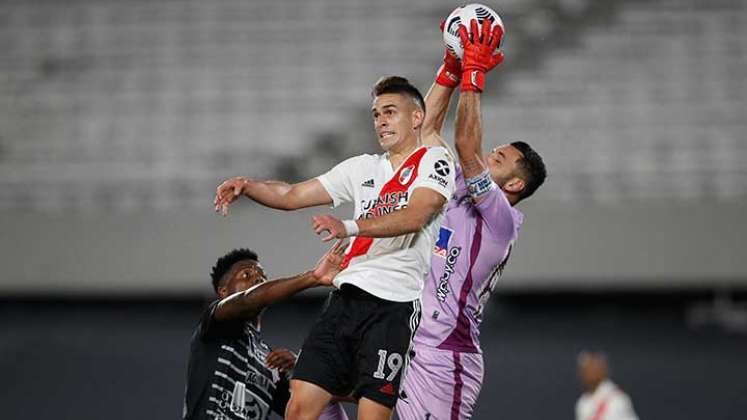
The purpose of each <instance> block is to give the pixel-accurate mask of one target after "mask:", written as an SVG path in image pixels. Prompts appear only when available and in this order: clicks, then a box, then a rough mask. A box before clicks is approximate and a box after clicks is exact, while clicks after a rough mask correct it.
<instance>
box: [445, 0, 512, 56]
mask: <svg viewBox="0 0 747 420" xmlns="http://www.w3.org/2000/svg"><path fill="white" fill-rule="evenodd" d="M472 19H476V20H477V24H478V27H480V28H481V27H482V22H483V21H484V20H485V19H488V20H490V21H491V22H492V23H493V25H496V24H497V25H501V28H503V34H504V35H503V38H505V36H506V35H505V34H506V27H505V26H503V21H502V20H501V17H500V16H499V15H498V13H496V12H495V11H494V10H493V9H491V8H489V7H488V6H485V5H484V4H479V3H472V4H468V5H466V6H462V7H457V8H456V9H454V11H453V12H451V14H450V15H449V17H447V18H446V22H445V23H444V44H446V48H448V49H449V50H451V52H452V53H453V54H454V55H456V56H457V57H459V59H460V60H461V59H462V55H463V54H464V49H463V48H462V40H461V39H459V32H457V31H458V30H459V24H462V25H464V26H465V27H466V28H467V33H469V32H470V24H469V23H470V21H471V20H472ZM503 38H502V39H501V42H500V44H498V48H499V49H500V48H501V45H502V44H503Z"/></svg>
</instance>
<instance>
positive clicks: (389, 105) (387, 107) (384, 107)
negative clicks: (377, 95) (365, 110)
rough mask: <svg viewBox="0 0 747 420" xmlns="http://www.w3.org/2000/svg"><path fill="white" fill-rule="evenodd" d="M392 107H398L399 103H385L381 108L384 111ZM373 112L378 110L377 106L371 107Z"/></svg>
mask: <svg viewBox="0 0 747 420" xmlns="http://www.w3.org/2000/svg"><path fill="white" fill-rule="evenodd" d="M390 108H393V109H397V105H395V104H386V105H384V106H382V107H381V110H382V111H384V110H386V109H390ZM371 112H376V107H373V108H371Z"/></svg>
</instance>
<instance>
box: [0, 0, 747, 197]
mask: <svg viewBox="0 0 747 420" xmlns="http://www.w3.org/2000/svg"><path fill="white" fill-rule="evenodd" d="M452 6H453V2H451V1H446V0H438V1H429V0H418V1H411V2H404V3H403V2H398V1H394V0H385V1H377V2H371V1H368V0H355V1H347V0H336V1H321V0H316V1H292V2H277V1H269V0H263V1H252V2H246V1H239V0H230V1H223V2H200V1H194V0H192V1H186V2H182V1H158V2H150V1H144V0H128V1H124V2H115V1H88V0H71V1H68V2H64V3H60V2H53V1H43V0H32V1H13V0H9V1H4V2H2V3H1V4H0V43H1V44H0V45H1V46H2V48H0V127H1V128H0V208H6V209H41V210H54V209H69V208H92V207H93V208H102V209H105V210H106V209H128V208H133V207H141V206H143V205H147V206H155V207H156V208H165V209H169V208H183V207H184V206H185V205H186V206H190V205H197V203H203V202H204V200H205V199H204V191H210V190H212V189H213V188H214V185H215V183H216V181H217V180H219V179H220V178H222V177H225V176H228V175H234V174H238V173H242V174H248V175H263V176H266V175H267V174H274V175H275V176H278V177H283V178H287V177H288V176H294V175H295V176H307V175H312V174H316V173H318V172H319V171H321V170H323V169H324V168H327V167H329V165H330V164H331V163H333V162H334V161H335V160H337V159H339V158H340V157H341V156H347V155H350V154H351V153H352V152H360V151H363V150H375V147H376V146H375V144H374V140H373V138H372V136H371V135H370V131H369V130H370V128H369V122H368V115H367V104H368V100H369V99H368V90H369V87H370V85H371V84H372V82H373V81H374V80H375V79H376V78H377V77H379V76H381V75H383V74H392V73H399V74H403V75H406V76H408V77H410V78H411V79H412V80H414V81H416V82H417V83H418V84H419V85H420V86H421V87H422V88H423V89H425V88H427V84H428V83H429V82H430V80H431V76H432V73H433V70H434V68H435V66H436V64H437V63H438V59H439V54H440V44H439V42H438V33H437V29H436V27H435V25H434V22H436V21H437V20H438V19H439V18H441V17H443V16H445V14H446V13H448V10H450V9H451V7H452ZM496 8H498V9H499V11H500V12H501V13H502V14H503V15H504V16H507V17H508V19H507V30H508V38H507V44H506V50H507V51H506V52H507V55H508V60H507V63H506V65H505V69H504V70H502V74H501V75H500V76H499V77H495V78H493V80H492V82H493V83H494V84H495V85H497V86H500V89H494V90H492V91H491V92H490V95H487V96H486V104H485V109H484V115H485V116H486V118H485V119H486V125H487V127H486V128H487V132H489V133H495V134H491V136H490V137H491V139H494V141H498V142H499V141H503V140H504V139H505V140H508V139H515V138H521V139H526V140H528V141H530V142H532V143H533V144H535V145H536V146H537V147H538V148H539V149H540V150H541V151H542V152H543V154H544V155H545V156H546V159H547V160H548V161H549V162H551V166H550V170H551V180H550V182H551V183H552V185H553V187H552V188H547V189H546V191H543V194H542V197H541V198H539V199H541V200H562V201H572V200H581V201H609V200H612V201H616V200H622V199H626V200H627V199H630V198H633V199H645V198H648V197H651V196H663V197H674V198H681V199H702V198H709V199H713V198H715V199H724V200H730V199H734V198H744V197H745V195H747V142H745V141H744V134H743V133H745V132H747V120H745V118H744V110H745V109H747V91H746V89H747V88H746V87H745V86H747V72H745V71H744V68H746V67H747V66H746V65H747V62H746V60H747V59H746V57H747V54H745V47H746V46H747V29H746V28H747V13H745V5H744V2H742V1H740V0H714V1H709V2H699V1H694V0H660V1H651V2H644V1H633V2H621V1H607V2H591V1H588V0H557V1H555V0H536V1H531V2H520V1H518V0H511V1H502V2H500V4H499V5H496ZM512 60H513V62H512ZM30 185H33V187H30Z"/></svg>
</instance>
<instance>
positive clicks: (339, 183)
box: [316, 155, 365, 207]
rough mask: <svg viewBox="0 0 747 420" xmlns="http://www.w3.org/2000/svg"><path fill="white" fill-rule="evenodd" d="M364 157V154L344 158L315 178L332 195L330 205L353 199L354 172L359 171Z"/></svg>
mask: <svg viewBox="0 0 747 420" xmlns="http://www.w3.org/2000/svg"><path fill="white" fill-rule="evenodd" d="M364 159H365V155H361V156H355V157H352V158H349V159H346V160H344V161H342V162H340V163H338V164H337V166H335V167H334V168H332V169H330V170H329V171H328V172H327V173H325V174H323V175H320V176H318V177H317V178H316V179H318V180H319V182H321V183H322V186H323V187H324V189H325V190H327V193H328V194H329V196H330V197H332V207H337V206H339V205H340V204H342V203H348V202H351V201H353V200H354V199H355V179H357V177H356V174H357V173H359V172H360V170H361V164H362V163H363V160H364Z"/></svg>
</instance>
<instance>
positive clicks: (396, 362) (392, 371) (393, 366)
mask: <svg viewBox="0 0 747 420" xmlns="http://www.w3.org/2000/svg"><path fill="white" fill-rule="evenodd" d="M387 354H389V357H387ZM387 367H389V375H387V374H386V372H385V370H386V368H387ZM400 369H402V355H401V354H399V353H388V352H387V351H386V350H384V349H381V350H379V366H378V368H377V369H376V372H374V373H373V377H374V378H376V379H384V378H386V380H387V381H389V382H391V381H392V380H393V379H394V378H395V377H396V376H397V373H399V370H400Z"/></svg>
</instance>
